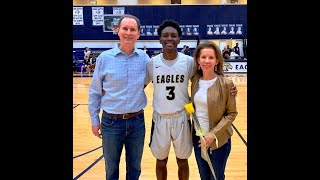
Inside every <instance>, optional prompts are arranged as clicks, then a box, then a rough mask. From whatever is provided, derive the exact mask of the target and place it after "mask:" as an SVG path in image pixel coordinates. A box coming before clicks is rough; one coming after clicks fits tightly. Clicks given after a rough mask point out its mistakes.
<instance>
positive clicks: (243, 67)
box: [223, 62, 247, 72]
mask: <svg viewBox="0 0 320 180" xmlns="http://www.w3.org/2000/svg"><path fill="white" fill-rule="evenodd" d="M223 71H224V72H247V62H224V63H223Z"/></svg>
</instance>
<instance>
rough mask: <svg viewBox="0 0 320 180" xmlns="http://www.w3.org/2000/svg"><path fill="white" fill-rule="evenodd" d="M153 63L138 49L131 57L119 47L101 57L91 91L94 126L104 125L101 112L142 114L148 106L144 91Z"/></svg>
mask: <svg viewBox="0 0 320 180" xmlns="http://www.w3.org/2000/svg"><path fill="white" fill-rule="evenodd" d="M149 60H150V58H149V56H148V55H147V54H146V53H145V52H144V51H143V50H141V49H137V48H135V49H134V51H133V52H132V54H130V55H127V54H126V53H124V52H122V51H121V50H120V49H119V47H115V48H113V49H110V50H107V51H104V52H102V53H101V54H100V55H99V56H98V57H97V61H96V67H95V70H94V73H93V77H92V81H91V84H90V88H89V104H88V109H89V113H90V116H91V123H92V126H94V125H98V124H100V118H99V113H100V111H101V109H102V110H104V111H106V112H108V113H111V114H125V113H133V112H138V111H140V110H141V109H143V108H144V107H145V106H146V105H147V96H146V94H145V92H144V89H143V88H144V81H145V77H146V70H147V61H149Z"/></svg>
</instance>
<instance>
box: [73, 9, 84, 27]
mask: <svg viewBox="0 0 320 180" xmlns="http://www.w3.org/2000/svg"><path fill="white" fill-rule="evenodd" d="M73 25H84V23H83V7H73Z"/></svg>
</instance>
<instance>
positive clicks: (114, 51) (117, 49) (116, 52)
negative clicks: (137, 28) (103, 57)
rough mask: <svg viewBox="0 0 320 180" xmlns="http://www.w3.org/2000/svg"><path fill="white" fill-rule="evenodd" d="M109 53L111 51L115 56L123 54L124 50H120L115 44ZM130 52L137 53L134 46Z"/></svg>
mask: <svg viewBox="0 0 320 180" xmlns="http://www.w3.org/2000/svg"><path fill="white" fill-rule="evenodd" d="M111 53H112V55H113V56H116V55H118V54H121V53H123V54H125V53H124V52H122V51H121V49H119V47H118V46H116V47H115V48H114V49H113V51H112V52H111ZM132 54H137V55H139V53H138V51H137V48H136V47H134V50H133V52H132Z"/></svg>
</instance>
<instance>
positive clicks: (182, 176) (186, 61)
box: [146, 19, 237, 180]
mask: <svg viewBox="0 0 320 180" xmlns="http://www.w3.org/2000/svg"><path fill="white" fill-rule="evenodd" d="M158 35H159V36H160V43H161V44H162V49H163V53H160V54H159V55H157V56H154V57H153V58H152V61H148V63H147V71H148V72H147V73H148V74H147V77H146V84H147V83H149V82H150V81H152V82H153V87H154V92H153V118H152V127H151V135H150V136H151V137H150V144H149V146H150V148H151V152H152V154H153V156H154V157H155V158H157V161H156V176H157V179H158V180H162V179H167V167H166V166H167V162H168V155H169V151H170V145H171V141H172V143H173V148H174V152H175V155H176V160H177V164H178V177H179V180H187V179H189V164H188V157H190V155H191V152H192V139H191V127H190V126H191V125H190V120H189V119H190V117H189V115H188V114H187V112H186V111H185V109H184V106H185V104H187V103H189V102H190V100H189V94H188V82H189V79H191V77H192V76H193V66H194V60H193V57H191V56H188V55H185V54H183V53H180V52H178V49H177V46H178V44H179V43H180V38H181V35H182V32H181V29H180V27H179V24H178V23H177V22H176V21H174V20H171V19H169V20H164V21H163V22H162V24H161V25H160V26H159V28H158ZM232 92H233V95H235V94H236V93H237V90H236V89H234V90H233V91H232Z"/></svg>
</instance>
